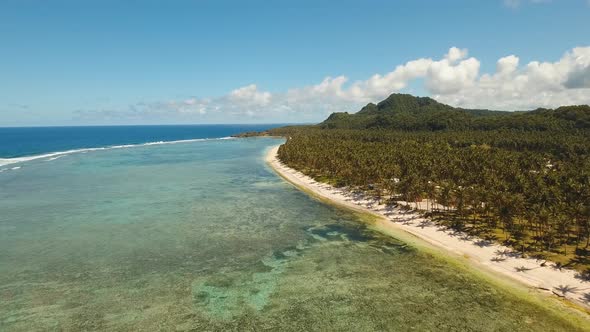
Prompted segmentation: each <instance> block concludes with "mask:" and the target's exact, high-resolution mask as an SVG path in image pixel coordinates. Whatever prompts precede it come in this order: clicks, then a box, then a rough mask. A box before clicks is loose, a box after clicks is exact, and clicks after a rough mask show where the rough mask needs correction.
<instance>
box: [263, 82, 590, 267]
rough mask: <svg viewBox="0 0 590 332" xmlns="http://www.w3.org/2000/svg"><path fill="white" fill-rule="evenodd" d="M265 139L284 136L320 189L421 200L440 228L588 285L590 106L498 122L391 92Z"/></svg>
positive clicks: (481, 113) (511, 115)
mask: <svg viewBox="0 0 590 332" xmlns="http://www.w3.org/2000/svg"><path fill="white" fill-rule="evenodd" d="M268 134H272V135H280V136H284V137H286V138H287V141H286V143H285V144H284V145H282V146H281V148H280V149H279V158H280V159H281V161H282V162H284V163H285V164H287V165H288V166H290V167H293V168H295V169H298V170H300V171H302V172H303V173H305V174H308V175H310V176H312V177H314V178H316V179H318V180H321V181H325V182H328V183H331V184H334V185H337V186H347V187H350V188H352V189H353V190H362V191H364V192H366V193H369V194H371V195H374V196H375V197H377V198H379V199H380V200H382V201H389V202H392V203H394V204H395V202H398V201H409V202H418V201H422V200H425V199H428V201H430V202H436V203H438V204H440V205H442V206H444V208H442V209H438V210H433V211H425V213H428V214H429V215H430V216H431V217H432V218H433V219H434V220H436V221H438V222H440V223H442V224H444V225H447V226H449V227H453V228H455V229H459V230H462V231H466V232H469V233H471V234H475V235H478V236H480V237H482V238H484V239H488V240H495V241H501V242H503V243H505V244H507V245H509V246H512V247H513V248H515V250H517V251H519V252H522V253H523V254H526V255H536V256H540V257H544V258H549V259H551V260H553V261H556V262H558V264H560V266H562V265H563V266H569V267H573V268H576V269H578V270H580V271H582V274H581V276H584V277H588V276H590V157H589V156H590V107H589V106H586V105H583V106H566V107H560V108H557V109H537V110H534V111H528V112H497V111H488V110H467V109H458V108H453V107H451V106H448V105H444V104H441V103H438V102H436V101H435V100H433V99H431V98H417V97H413V96H409V95H400V94H394V95H392V96H390V97H389V98H387V99H386V100H384V101H382V102H380V103H379V104H377V105H375V104H369V105H367V106H365V107H364V108H363V109H362V110H361V111H359V112H358V113H356V114H348V113H334V114H332V115H331V116H330V117H329V118H328V119H327V120H326V121H324V122H322V123H320V124H318V125H315V126H290V127H283V128H278V129H274V130H271V131H269V132H268ZM431 206H433V205H432V204H431ZM429 210H431V209H429Z"/></svg>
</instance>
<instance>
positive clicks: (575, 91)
mask: <svg viewBox="0 0 590 332" xmlns="http://www.w3.org/2000/svg"><path fill="white" fill-rule="evenodd" d="M417 79H421V80H422V81H423V86H424V89H425V91H426V92H428V94H429V95H431V96H432V97H433V98H435V99H437V100H439V101H441V102H444V103H448V104H451V105H453V106H459V107H465V108H487V109H499V110H525V109H534V108H537V107H556V106H560V105H571V104H589V103H590V47H576V48H573V49H571V50H569V51H567V52H565V53H564V55H563V56H562V57H561V58H560V59H559V60H557V61H554V62H547V61H530V62H529V63H526V64H521V63H520V59H519V57H518V56H516V55H507V56H504V57H502V58H500V59H498V61H497V63H496V70H495V72H493V73H480V61H479V60H478V59H476V58H475V57H469V52H468V50H467V49H460V48H457V47H451V48H450V49H449V50H448V52H447V53H446V54H444V55H442V56H441V57H440V58H439V59H432V58H420V59H415V60H411V61H408V62H406V63H404V64H400V65H398V66H396V67H395V69H394V70H392V71H390V72H388V73H384V74H375V75H373V76H371V77H369V78H368V79H366V80H360V81H352V82H351V81H350V80H349V79H348V78H347V77H346V76H335V77H326V78H324V79H323V80H322V81H321V82H319V83H317V84H315V85H310V86H304V87H299V88H293V89H290V90H288V91H285V92H278V93H271V92H269V91H265V90H263V89H260V88H259V87H258V86H257V85H256V84H250V85H247V86H243V87H239V88H237V89H235V90H232V91H230V92H229V93H228V94H227V95H225V96H220V97H216V98H196V97H195V98H187V99H184V100H171V101H166V102H151V103H146V102H142V103H137V104H135V105H131V106H130V107H129V109H127V110H124V111H118V112H117V111H114V110H103V111H92V112H90V111H80V112H79V113H78V114H79V116H80V117H84V118H89V117H90V118H92V117H95V118H100V117H102V118H109V119H114V118H116V117H117V116H118V117H119V118H123V119H126V120H127V121H133V122H137V121H138V119H142V118H143V119H146V118H149V119H151V120H153V121H159V122H162V121H164V122H209V123H212V122H307V121H320V120H322V119H323V118H325V117H326V116H327V115H328V114H330V113H331V112H336V111H339V112H342V111H348V112H354V111H356V110H358V109H359V108H360V107H361V106H363V105H364V104H366V103H368V102H376V101H379V100H382V99H383V98H385V97H387V96H388V95H389V94H391V93H393V92H404V91H405V89H406V88H407V87H408V85H409V84H410V83H411V82H412V81H414V80H417ZM171 119H172V120H171Z"/></svg>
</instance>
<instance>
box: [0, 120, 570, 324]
mask: <svg viewBox="0 0 590 332" xmlns="http://www.w3.org/2000/svg"><path fill="white" fill-rule="evenodd" d="M266 127H267V126H159V127H81V128H3V129H0V156H1V157H2V158H3V160H4V162H5V165H4V166H2V167H0V169H1V170H3V171H2V172H1V173H0V330H2V331H80V330H89V331H90V330H91V331H95V330H109V331H174V330H175V331H205V330H206V331H228V330H239V331H259V330H269V331H387V330H411V329H414V330H418V331H423V330H461V331H497V330H506V331H508V330H519V331H527V330H530V331H534V330H563V331H566V330H567V331H570V330H575V328H574V327H573V326H571V325H570V323H569V322H568V321H567V320H564V319H562V318H561V317H560V316H559V315H558V314H556V312H555V311H554V310H553V309H551V308H545V307H543V306H540V305H539V303H538V302H539V301H536V300H533V299H529V298H523V297H519V296H516V295H514V294H512V293H511V292H510V291H508V290H505V289H503V288H500V287H498V286H496V285H494V284H491V283H489V282H488V281H486V280H484V279H482V278H480V277H479V276H477V275H474V274H471V273H469V272H468V271H466V270H465V269H463V268H461V267H460V266H458V265H457V264H453V263H450V262H448V261H446V260H444V259H442V258H439V257H437V256H433V255H432V254H429V253H425V252H422V251H421V250H419V249H416V248H414V247H413V246H412V245H408V244H407V243H404V242H403V241H401V240H398V239H395V238H392V237H388V236H384V235H382V234H380V233H378V232H376V231H374V230H373V229H372V227H371V221H370V220H367V219H366V218H362V217H360V216H358V215H355V214H352V213H350V212H347V211H343V210H340V209H338V208H335V207H332V206H330V205H326V204H324V203H322V202H320V201H318V200H315V199H313V198H311V197H310V196H308V195H306V194H305V193H302V192H301V191H299V190H297V189H296V188H294V187H293V186H291V185H290V184H288V183H286V182H285V181H283V180H282V179H281V178H279V177H278V176H277V175H276V174H275V173H274V172H273V171H272V169H270V168H269V167H268V166H267V165H266V164H265V162H264V159H263V157H264V155H265V152H266V151H267V150H268V149H269V148H270V147H272V146H275V145H278V144H281V143H282V141H283V140H282V139H276V138H246V139H242V138H240V139H227V136H229V135H231V134H235V133H237V132H240V131H250V130H260V129H265V128H266ZM68 151H69V152H68ZM39 156H41V157H39ZM33 157H34V158H33ZM14 158H19V159H18V162H15V160H13V159H14ZM6 160H8V161H9V162H10V163H6Z"/></svg>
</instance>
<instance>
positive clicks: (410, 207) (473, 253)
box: [266, 146, 590, 311]
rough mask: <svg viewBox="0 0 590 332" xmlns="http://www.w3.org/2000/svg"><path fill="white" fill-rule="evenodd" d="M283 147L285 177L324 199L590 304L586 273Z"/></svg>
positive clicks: (499, 273) (488, 268)
mask: <svg viewBox="0 0 590 332" xmlns="http://www.w3.org/2000/svg"><path fill="white" fill-rule="evenodd" d="M278 149H279V146H276V147H273V148H271V149H269V150H268V152H267V154H266V161H267V163H268V164H269V165H270V166H271V167H272V168H273V169H274V170H275V171H276V172H277V173H278V174H279V175H280V176H281V177H283V178H284V179H285V180H287V181H288V182H290V183H292V184H293V185H295V186H296V187H298V188H299V189H301V190H303V191H305V192H307V193H308V194H310V195H312V196H314V197H316V198H318V199H320V200H322V201H326V202H328V203H331V204H335V205H337V206H340V207H344V208H347V209H351V210H354V211H357V212H361V213H370V214H372V215H374V216H376V217H377V218H375V224H374V225H373V227H374V228H376V229H378V230H380V231H382V232H384V233H387V234H389V235H392V236H394V237H397V238H400V239H402V240H404V241H407V242H410V243H412V244H413V245H416V246H419V247H424V248H426V249H431V250H433V249H434V250H438V251H440V250H443V251H444V252H445V253H448V254H450V256H452V257H454V258H456V259H458V260H460V261H462V262H466V263H467V264H468V265H470V266H471V267H473V268H475V269H476V270H479V271H483V272H486V274H487V275H488V276H491V277H498V278H499V279H502V280H504V281H507V282H509V283H513V284H514V282H518V283H520V284H521V285H525V286H527V288H529V289H530V290H534V292H535V293H538V294H546V295H548V296H552V297H557V298H560V299H566V300H568V301H570V302H571V303H575V304H576V305H579V306H580V307H581V308H582V310H586V311H587V310H588V309H590V282H588V280H587V278H585V275H584V274H582V273H580V272H578V271H575V270H570V269H566V268H562V267H561V265H560V264H556V263H552V262H550V261H547V260H544V259H535V258H529V257H526V256H524V255H522V254H520V253H519V252H518V251H515V250H514V249H512V248H509V247H506V246H503V245H500V244H498V243H495V242H492V241H489V240H485V239H482V238H478V237H476V236H473V235H469V234H466V233H463V232H460V231H457V230H454V229H452V228H447V227H445V226H441V225H440V224H437V223H435V222H434V221H433V220H432V219H430V218H428V217H425V216H423V215H422V214H421V213H419V212H417V211H416V210H415V208H416V207H418V208H423V207H426V208H427V209H432V208H433V207H434V206H433V204H432V203H431V204H429V203H428V202H426V201H422V202H403V201H397V202H395V203H392V204H383V202H380V201H379V200H378V199H377V198H375V197H374V196H368V195H365V194H364V193H362V192H355V191H352V190H349V189H348V188H346V187H342V188H337V187H334V186H332V185H330V184H327V183H323V182H318V181H316V180H314V179H313V178H311V177H309V176H307V175H305V174H303V173H301V172H299V171H297V170H295V169H293V168H290V167H288V166H286V165H285V164H283V163H282V162H281V161H280V160H279V158H278ZM417 204H418V205H417ZM439 208H440V206H439Z"/></svg>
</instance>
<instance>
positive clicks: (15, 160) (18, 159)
mask: <svg viewBox="0 0 590 332" xmlns="http://www.w3.org/2000/svg"><path fill="white" fill-rule="evenodd" d="M229 139H234V137H229V136H228V137H219V138H194V139H186V140H176V141H157V142H147V143H141V144H124V145H112V146H105V147H96V148H83V149H72V150H66V151H58V152H50V153H45V154H40V155H33V156H25V157H16V158H0V166H6V165H10V164H16V163H24V162H27V161H31V160H37V159H44V158H50V159H49V160H48V161H51V160H55V159H58V158H59V157H62V156H65V155H69V154H75V153H86V152H92V151H103V150H114V149H125V148H135V147H142V146H152V145H164V144H180V143H192V142H204V141H216V140H229Z"/></svg>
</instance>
